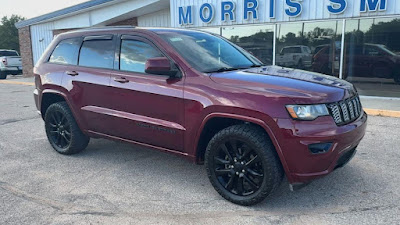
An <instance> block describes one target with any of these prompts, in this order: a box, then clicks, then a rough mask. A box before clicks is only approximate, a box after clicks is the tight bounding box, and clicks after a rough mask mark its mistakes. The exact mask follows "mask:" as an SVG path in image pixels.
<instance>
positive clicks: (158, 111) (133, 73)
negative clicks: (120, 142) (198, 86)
mask: <svg viewBox="0 0 400 225" xmlns="http://www.w3.org/2000/svg"><path fill="white" fill-rule="evenodd" d="M119 45H120V53H119V58H120V63H119V71H118V72H115V73H113V74H112V76H111V86H112V87H113V92H114V93H113V94H112V97H113V100H112V104H113V105H112V107H111V108H112V110H110V112H109V113H110V114H112V115H113V116H114V120H115V124H116V127H118V128H117V129H114V130H112V131H110V133H111V135H113V136H117V137H121V138H123V139H128V140H132V141H136V142H140V143H146V144H150V145H153V146H157V147H162V148H165V149H167V150H173V151H183V135H184V131H185V128H184V100H183V87H184V78H170V77H169V76H164V75H153V74H147V73H145V63H146V60H147V59H149V58H155V57H164V56H166V55H165V54H164V53H163V52H162V51H161V50H160V49H159V48H157V46H155V45H154V44H153V43H151V42H150V41H148V40H147V39H144V38H141V37H137V36H123V37H122V39H121V40H120V44H119Z"/></svg>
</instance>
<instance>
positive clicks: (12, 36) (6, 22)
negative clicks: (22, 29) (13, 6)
mask: <svg viewBox="0 0 400 225" xmlns="http://www.w3.org/2000/svg"><path fill="white" fill-rule="evenodd" d="M24 19H25V18H23V17H20V16H17V15H12V16H10V17H9V18H8V17H6V16H5V17H3V18H2V19H1V21H0V49H12V50H17V51H18V52H19V40H18V29H17V28H16V27H15V23H17V22H19V21H21V20H24Z"/></svg>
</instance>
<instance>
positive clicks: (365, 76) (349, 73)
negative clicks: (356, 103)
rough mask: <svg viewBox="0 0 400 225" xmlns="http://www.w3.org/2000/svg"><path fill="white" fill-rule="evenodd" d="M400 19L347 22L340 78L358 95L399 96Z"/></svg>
mask: <svg viewBox="0 0 400 225" xmlns="http://www.w3.org/2000/svg"><path fill="white" fill-rule="evenodd" d="M398 40H400V18H381V19H355V20H347V21H346V35H345V53H344V54H345V55H344V59H345V60H344V65H343V67H344V70H343V78H344V79H346V80H348V81H350V82H352V83H353V84H355V86H356V87H357V89H358V91H359V93H360V94H361V95H372V96H385V97H400V85H399V84H400V55H399V53H400V42H399V41H398Z"/></svg>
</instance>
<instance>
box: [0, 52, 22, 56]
mask: <svg viewBox="0 0 400 225" xmlns="http://www.w3.org/2000/svg"><path fill="white" fill-rule="evenodd" d="M3 56H18V53H17V52H15V51H0V57H3Z"/></svg>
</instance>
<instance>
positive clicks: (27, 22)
mask: <svg viewBox="0 0 400 225" xmlns="http://www.w3.org/2000/svg"><path fill="white" fill-rule="evenodd" d="M112 1H115V0H91V1H88V2H83V3H81V4H78V5H74V6H71V7H68V8H65V9H61V10H58V11H54V12H51V13H48V14H44V15H41V16H38V17H34V18H32V19H28V20H23V21H21V22H18V23H16V24H15V27H17V28H18V29H19V28H22V27H26V26H30V25H32V24H36V23H40V22H42V21H46V20H50V19H53V18H56V17H60V16H64V15H66V14H69V13H74V12H77V11H80V10H84V9H88V8H91V7H94V6H98V5H101V4H105V3H108V2H112Z"/></svg>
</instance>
